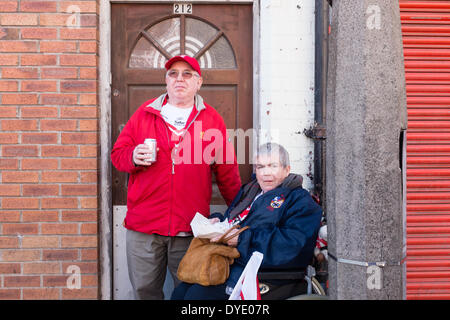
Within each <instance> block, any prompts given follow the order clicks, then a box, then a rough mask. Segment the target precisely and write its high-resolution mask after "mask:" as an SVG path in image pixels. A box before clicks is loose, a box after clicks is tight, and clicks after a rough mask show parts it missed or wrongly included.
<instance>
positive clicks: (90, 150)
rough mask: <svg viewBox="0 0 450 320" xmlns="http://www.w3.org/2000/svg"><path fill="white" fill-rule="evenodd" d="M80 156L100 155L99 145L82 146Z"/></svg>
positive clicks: (91, 156)
mask: <svg viewBox="0 0 450 320" xmlns="http://www.w3.org/2000/svg"><path fill="white" fill-rule="evenodd" d="M80 156H81V157H83V158H93V157H98V147H97V146H80Z"/></svg>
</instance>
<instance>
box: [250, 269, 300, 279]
mask: <svg viewBox="0 0 450 320" xmlns="http://www.w3.org/2000/svg"><path fill="white" fill-rule="evenodd" d="M305 275H306V271H305V270H261V271H259V272H258V279H259V280H260V281H262V280H300V279H304V278H305Z"/></svg>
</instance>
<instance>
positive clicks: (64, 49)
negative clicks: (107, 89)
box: [0, 0, 99, 299]
mask: <svg viewBox="0 0 450 320" xmlns="http://www.w3.org/2000/svg"><path fill="white" fill-rule="evenodd" d="M97 27H98V4H97V1H89V0H86V1H63V0H62V1H52V0H46V1H39V0H0V101H1V105H0V146H1V148H0V182H1V183H0V299H41V298H44V299H77V298H81V299H97V298H98V296H99V295H98V271H97V270H98V252H97V243H98V233H97V217H98V211H97V202H98V197H97V194H98V191H97V173H98V168H97V163H98V158H97V155H98V106H97V63H98V54H97V44H98V28H97ZM73 266H75V267H73ZM72 270H74V271H72ZM77 270H80V272H81V288H79V289H78V288H77V286H78V282H77V280H78V279H80V278H78V277H77V273H76V271H77ZM71 272H75V273H71ZM68 284H69V286H68ZM73 287H75V288H73Z"/></svg>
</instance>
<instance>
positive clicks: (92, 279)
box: [81, 274, 98, 287]
mask: <svg viewBox="0 0 450 320" xmlns="http://www.w3.org/2000/svg"><path fill="white" fill-rule="evenodd" d="M81 286H82V287H96V286H98V275H90V274H83V276H82V277H81Z"/></svg>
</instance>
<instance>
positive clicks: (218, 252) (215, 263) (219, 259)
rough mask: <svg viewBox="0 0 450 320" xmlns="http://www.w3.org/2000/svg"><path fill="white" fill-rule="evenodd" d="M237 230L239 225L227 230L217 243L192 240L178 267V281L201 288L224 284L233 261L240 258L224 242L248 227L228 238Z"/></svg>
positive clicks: (199, 239)
mask: <svg viewBox="0 0 450 320" xmlns="http://www.w3.org/2000/svg"><path fill="white" fill-rule="evenodd" d="M237 228H239V225H236V226H234V227H232V228H230V229H228V230H227V231H226V232H225V233H224V234H223V235H222V237H220V239H219V240H218V241H217V242H211V241H210V240H209V239H202V238H197V237H196V238H194V239H192V241H191V244H190V245H189V248H188V250H187V251H186V254H185V255H184V257H183V259H181V262H180V264H179V266H178V271H177V276H178V279H180V280H181V281H184V282H187V283H192V284H195V283H196V284H200V285H202V286H214V285H218V284H223V283H225V281H226V280H227V279H228V277H229V275H230V265H231V264H233V262H234V259H237V258H239V256H240V254H239V251H238V250H237V249H236V248H234V247H230V246H228V245H226V242H227V241H228V240H230V239H232V238H234V237H237V236H238V235H239V234H240V233H241V232H243V231H244V230H247V229H248V228H249V227H248V226H245V227H243V228H241V229H239V231H238V232H236V233H235V234H233V235H231V236H228V234H229V233H230V231H231V230H234V229H237Z"/></svg>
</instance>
